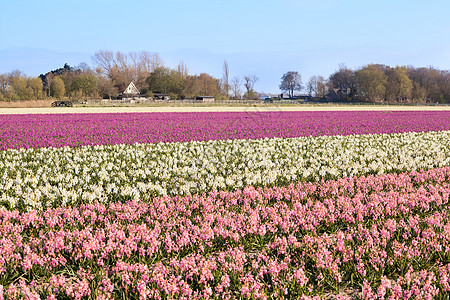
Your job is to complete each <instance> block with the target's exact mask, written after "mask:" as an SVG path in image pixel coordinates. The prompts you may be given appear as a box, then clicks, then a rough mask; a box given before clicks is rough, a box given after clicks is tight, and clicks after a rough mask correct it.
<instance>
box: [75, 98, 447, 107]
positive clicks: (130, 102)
mask: <svg viewBox="0 0 450 300" xmlns="http://www.w3.org/2000/svg"><path fill="white" fill-rule="evenodd" d="M75 105H76V106H164V105H195V106H218V105H268V106H277V105H377V106H380V105H382V106H385V105H395V106H449V105H450V104H448V103H386V102H380V103H378V102H377V103H374V102H353V101H331V100H316V101H305V100H296V99H285V100H272V101H270V102H269V101H264V100H215V101H214V102H203V101H201V100H194V99H184V100H149V99H143V98H141V99H121V100H108V99H103V100H85V101H79V102H75Z"/></svg>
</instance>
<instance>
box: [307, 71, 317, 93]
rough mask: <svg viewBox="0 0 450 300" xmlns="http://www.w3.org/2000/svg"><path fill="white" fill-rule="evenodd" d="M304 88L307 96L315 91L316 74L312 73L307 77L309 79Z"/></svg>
mask: <svg viewBox="0 0 450 300" xmlns="http://www.w3.org/2000/svg"><path fill="white" fill-rule="evenodd" d="M306 90H307V91H308V95H309V96H312V94H313V93H317V92H316V91H317V76H315V75H314V76H311V77H310V78H309V81H308V83H307V84H306Z"/></svg>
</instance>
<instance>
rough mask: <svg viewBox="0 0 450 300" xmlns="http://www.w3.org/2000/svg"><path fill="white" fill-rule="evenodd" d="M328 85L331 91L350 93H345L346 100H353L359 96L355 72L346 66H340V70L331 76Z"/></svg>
mask: <svg viewBox="0 0 450 300" xmlns="http://www.w3.org/2000/svg"><path fill="white" fill-rule="evenodd" d="M328 83H329V85H328V87H329V88H330V91H332V90H333V89H338V90H345V91H349V92H345V98H348V97H351V98H353V97H354V96H355V95H356V94H357V90H356V87H357V86H356V81H355V76H354V72H353V71H352V70H351V69H349V68H347V67H346V66H345V64H340V65H339V70H338V71H336V72H334V73H333V74H331V75H330V77H329V78H328ZM345 100H347V99H345Z"/></svg>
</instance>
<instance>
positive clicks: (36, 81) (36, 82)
mask: <svg viewBox="0 0 450 300" xmlns="http://www.w3.org/2000/svg"><path fill="white" fill-rule="evenodd" d="M27 86H29V87H30V88H31V90H32V91H33V96H32V98H33V99H42V97H43V90H42V88H43V85H42V80H41V78H39V77H30V78H28V80H27Z"/></svg>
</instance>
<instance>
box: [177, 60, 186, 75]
mask: <svg viewBox="0 0 450 300" xmlns="http://www.w3.org/2000/svg"><path fill="white" fill-rule="evenodd" d="M177 71H178V73H180V75H181V77H183V78H186V77H187V76H188V75H189V70H188V67H187V65H186V64H185V63H184V62H183V61H180V63H179V64H178V66H177Z"/></svg>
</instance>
